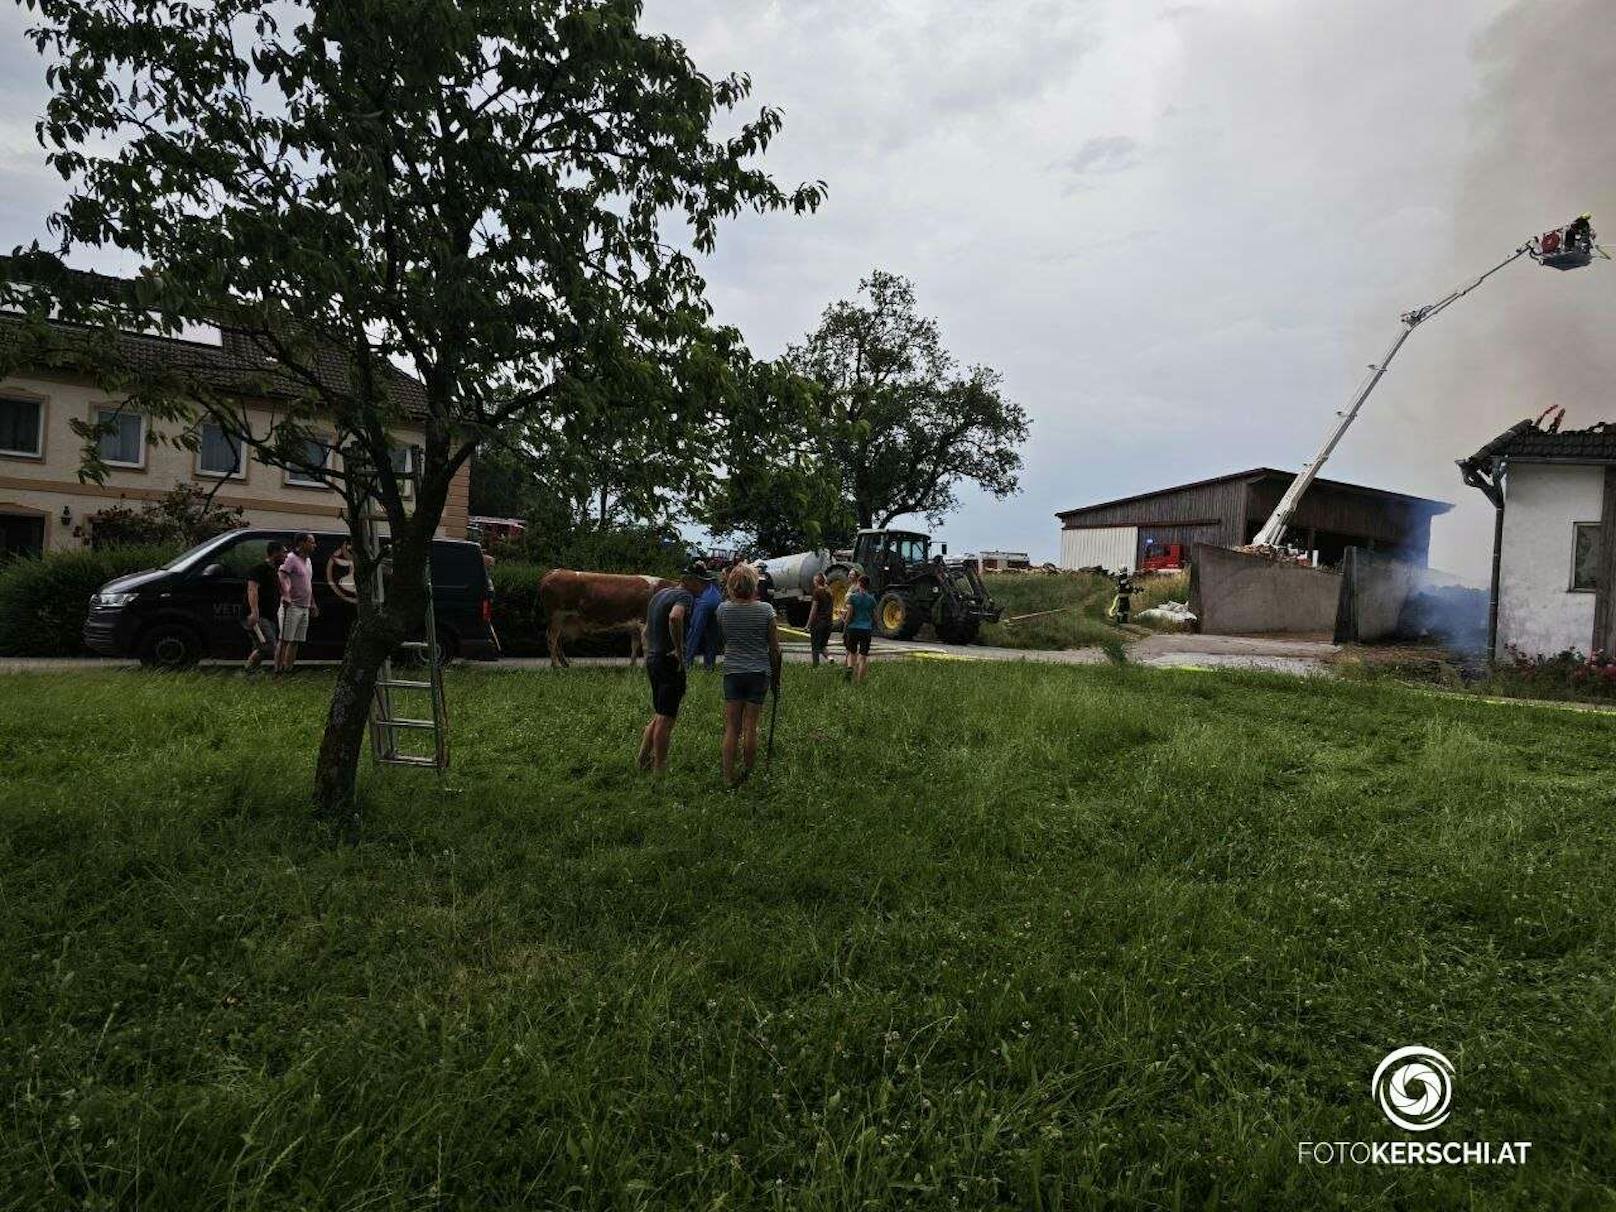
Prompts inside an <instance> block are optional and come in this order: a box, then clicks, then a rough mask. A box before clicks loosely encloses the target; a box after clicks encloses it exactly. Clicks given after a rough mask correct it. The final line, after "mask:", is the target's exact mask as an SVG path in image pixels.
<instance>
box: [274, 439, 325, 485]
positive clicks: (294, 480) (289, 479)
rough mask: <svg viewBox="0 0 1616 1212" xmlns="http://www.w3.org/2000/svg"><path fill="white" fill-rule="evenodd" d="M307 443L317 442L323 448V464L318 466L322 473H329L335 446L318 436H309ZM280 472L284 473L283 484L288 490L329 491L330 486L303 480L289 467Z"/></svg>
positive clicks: (300, 475) (321, 482) (299, 473)
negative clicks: (313, 489)
mask: <svg viewBox="0 0 1616 1212" xmlns="http://www.w3.org/2000/svg"><path fill="white" fill-rule="evenodd" d="M309 441H311V442H318V443H320V445H322V446H324V447H325V462H324V463H322V464H321V465H320V468H321V470H322V471H330V470H331V456H332V455H334V454H336V452H337V448H336V446H335V445H334V444H333V443H331V442H329V441H327V440H326V439H325V438H322V437H319V436H318V435H314V436H311V437H310V438H309ZM282 470H283V471H284V472H285V473H286V474H285V483H286V486H287V487H288V488H315V489H320V490H323V491H325V492H329V491H331V485H329V484H327V483H326V482H325V481H324V480H317V479H305V478H304V477H303V474H302V473H301V472H297V471H293V470H292V469H291V468H290V467H286V468H283V469H282Z"/></svg>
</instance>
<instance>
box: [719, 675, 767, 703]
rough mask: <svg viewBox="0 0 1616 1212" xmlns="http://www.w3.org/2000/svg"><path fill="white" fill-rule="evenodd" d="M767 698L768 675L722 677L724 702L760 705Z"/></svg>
mask: <svg viewBox="0 0 1616 1212" xmlns="http://www.w3.org/2000/svg"><path fill="white" fill-rule="evenodd" d="M768 697H769V675H768V674H766V673H726V674H725V675H724V701H725V702H726V703H733V702H736V701H737V700H739V701H741V702H744V703H761V702H763V700H764V699H766V698H768Z"/></svg>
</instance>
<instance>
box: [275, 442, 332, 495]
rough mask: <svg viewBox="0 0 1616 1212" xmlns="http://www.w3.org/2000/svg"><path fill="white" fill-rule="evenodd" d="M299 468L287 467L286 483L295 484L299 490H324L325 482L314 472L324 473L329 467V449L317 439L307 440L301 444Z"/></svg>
mask: <svg viewBox="0 0 1616 1212" xmlns="http://www.w3.org/2000/svg"><path fill="white" fill-rule="evenodd" d="M298 462H299V463H301V464H302V466H301V467H295V468H293V467H288V468H287V469H286V482H287V483H288V484H296V485H297V486H298V487H300V488H324V487H325V486H326V482H325V480H324V478H322V477H321V476H320V475H319V474H318V471H316V470H305V469H306V468H307V469H318V470H319V471H324V470H325V469H326V468H328V467H330V466H331V447H330V446H329V445H327V444H326V443H324V442H322V441H320V439H319V438H308V439H306V440H305V441H304V443H303V451H302V454H301V455H299V457H298Z"/></svg>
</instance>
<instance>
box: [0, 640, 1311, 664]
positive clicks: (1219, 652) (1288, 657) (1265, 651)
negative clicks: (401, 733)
mask: <svg viewBox="0 0 1616 1212" xmlns="http://www.w3.org/2000/svg"><path fill="white" fill-rule="evenodd" d="M1340 651H1341V649H1340V648H1339V646H1337V645H1335V644H1332V643H1330V642H1329V640H1327V639H1322V638H1318V637H1305V638H1298V637H1295V636H1223V635H1204V636H1203V635H1168V634H1156V635H1147V636H1145V637H1143V638H1140V639H1137V640H1135V641H1134V642H1132V643H1131V644H1129V645H1128V649H1127V652H1128V661H1129V663H1130V664H1134V665H1149V666H1152V667H1155V668H1179V669H1216V668H1231V669H1266V670H1271V671H1273V672H1277V673H1298V674H1301V673H1319V672H1322V671H1324V670H1325V669H1326V668H1327V666H1328V664H1329V662H1330V661H1331V660H1332V659H1333V658H1334V657H1335V656H1336V655H1337V654H1339V653H1340ZM785 655H786V660H788V661H792V662H801V663H806V662H807V660H808V646H807V645H806V644H803V643H801V642H799V641H793V640H787V641H786V644H785ZM831 656H832V657H833V658H835V659H839V658H840V656H841V646H840V644H839V643H837V642H836V641H835V640H833V641H832V643H831ZM870 656H871V658H872V659H874V660H894V659H903V658H910V659H920V660H960V661H1036V662H1038V663H1040V664H1044V665H1103V664H1105V663H1106V661H1107V660H1108V659H1109V658H1108V657H1107V656H1106V655H1105V652H1104V651H1103V650H1101V649H1099V648H1072V649H1067V650H1065V651H1062V652H1046V651H1042V650H1039V649H1034V648H995V647H991V646H989V645H986V644H969V645H962V644H941V643H937V642H936V641H894V640H877V641H876V642H875V644H874V645H873V646H872V647H871V649H870ZM302 663H303V664H304V665H307V666H310V667H316V668H318V667H334V666H335V664H336V662H334V661H307V662H302ZM572 663H573V665H575V666H578V667H580V668H590V667H600V666H605V667H611V666H616V665H626V664H627V663H628V660H627V658H626V657H574V658H573V659H572ZM238 664H239V662H236V661H204V662H203V667H204V668H229V667H233V666H236V665H238ZM472 667H473V668H485V669H496V670H497V669H508V670H514V669H522V670H531V669H549V667H550V661H549V659H548V658H547V657H506V658H505V659H504V660H501V661H499V662H497V663H495V664H489V665H483V666H476V665H474V666H472ZM133 668H136V663H135V662H134V661H130V660H118V659H112V658H105V657H0V673H27V672H48V671H51V670H66V669H133Z"/></svg>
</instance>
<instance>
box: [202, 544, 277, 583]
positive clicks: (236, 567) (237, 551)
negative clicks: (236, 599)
mask: <svg viewBox="0 0 1616 1212" xmlns="http://www.w3.org/2000/svg"><path fill="white" fill-rule="evenodd" d="M268 547H269V540H268V539H267V538H262V539H242V540H241V541H240V542H239V543H232V544H230V546H228V547H226V548H225V549H224V550H222V551H220V552H217V553H216V554H215V556H214V559H213V562H214V563H216V564H223V565H224V570H225V572H227V573H229V574H230V575H231V576H233V577H245V576H246V575H247V574H248V573H249V572H251V571H252V567H253V565H254V564H262V563H263V562H264V552H265V550H266V549H267V548H268Z"/></svg>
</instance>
